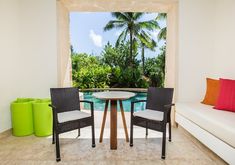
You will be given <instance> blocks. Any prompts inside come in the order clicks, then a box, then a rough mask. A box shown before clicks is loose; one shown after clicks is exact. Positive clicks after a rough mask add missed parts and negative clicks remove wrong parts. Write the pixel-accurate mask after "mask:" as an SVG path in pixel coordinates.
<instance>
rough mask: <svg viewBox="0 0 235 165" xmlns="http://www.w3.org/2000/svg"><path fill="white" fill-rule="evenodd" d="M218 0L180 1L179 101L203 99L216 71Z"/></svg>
mask: <svg viewBox="0 0 235 165" xmlns="http://www.w3.org/2000/svg"><path fill="white" fill-rule="evenodd" d="M214 2H215V1H214V0H180V1H179V54H178V58H177V60H178V61H177V62H178V77H177V79H178V81H177V101H200V100H201V99H202V97H203V95H204V90H205V78H206V77H208V76H211V75H212V69H213V64H212V63H211V59H212V58H213V55H214V35H215V34H214V20H215V17H214V11H215V3H214Z"/></svg>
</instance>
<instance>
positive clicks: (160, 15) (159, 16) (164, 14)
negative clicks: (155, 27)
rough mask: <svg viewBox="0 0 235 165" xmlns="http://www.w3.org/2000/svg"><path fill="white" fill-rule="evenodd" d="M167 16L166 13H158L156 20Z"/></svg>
mask: <svg viewBox="0 0 235 165" xmlns="http://www.w3.org/2000/svg"><path fill="white" fill-rule="evenodd" d="M166 18H167V14H166V13H158V15H157V17H156V20H158V21H160V20H163V19H166Z"/></svg>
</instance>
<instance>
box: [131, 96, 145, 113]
mask: <svg viewBox="0 0 235 165" xmlns="http://www.w3.org/2000/svg"><path fill="white" fill-rule="evenodd" d="M146 101H147V100H135V101H132V102H131V115H133V113H134V105H135V103H139V102H146Z"/></svg>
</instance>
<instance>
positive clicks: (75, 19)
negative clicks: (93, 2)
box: [70, 12, 166, 59]
mask: <svg viewBox="0 0 235 165" xmlns="http://www.w3.org/2000/svg"><path fill="white" fill-rule="evenodd" d="M156 16H157V13H148V14H146V15H145V16H143V17H142V18H141V21H143V20H151V19H154V18H156ZM113 19H115V18H113V17H112V16H111V13H110V12H71V13H70V42H71V45H72V46H73V49H74V51H75V52H77V53H88V54H92V55H99V54H100V53H101V52H102V50H103V48H104V46H105V45H106V44H107V42H110V43H111V44H112V45H115V42H116V40H117V38H118V36H119V34H120V33H121V29H112V30H110V31H105V32H104V30H103V28H104V26H105V25H106V24H107V23H108V22H109V21H110V20H113ZM160 26H161V27H165V26H166V21H161V22H160ZM158 32H159V30H156V31H153V32H152V35H153V37H154V38H156V39H155V41H157V34H158ZM158 45H159V47H160V46H162V45H164V42H163V41H161V42H159V43H158ZM158 53H159V48H157V49H156V50H155V52H153V51H150V50H146V51H145V57H147V58H148V57H156V56H157V54H158ZM137 58H139V59H140V53H139V55H138V57H137Z"/></svg>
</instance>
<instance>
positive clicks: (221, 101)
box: [214, 79, 235, 112]
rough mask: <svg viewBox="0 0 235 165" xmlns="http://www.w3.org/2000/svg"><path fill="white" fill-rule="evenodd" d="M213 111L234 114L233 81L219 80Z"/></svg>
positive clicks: (234, 91) (234, 83) (234, 96)
mask: <svg viewBox="0 0 235 165" xmlns="http://www.w3.org/2000/svg"><path fill="white" fill-rule="evenodd" d="M214 108H215V109H219V110H226V111H232V112H235V80H229V79H220V91H219V96H218V99H217V102H216V104H215V107H214Z"/></svg>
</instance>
